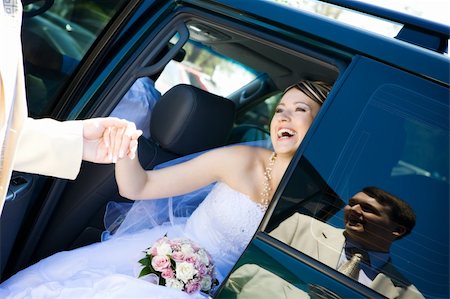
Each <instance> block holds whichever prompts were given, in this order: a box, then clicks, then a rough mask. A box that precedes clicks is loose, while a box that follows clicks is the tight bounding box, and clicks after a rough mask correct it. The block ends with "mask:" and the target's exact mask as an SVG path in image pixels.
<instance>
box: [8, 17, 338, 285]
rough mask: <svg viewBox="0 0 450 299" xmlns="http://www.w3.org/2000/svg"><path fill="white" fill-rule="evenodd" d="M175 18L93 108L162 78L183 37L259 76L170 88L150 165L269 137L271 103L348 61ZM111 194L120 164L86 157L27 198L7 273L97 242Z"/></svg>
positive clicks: (231, 27)
mask: <svg viewBox="0 0 450 299" xmlns="http://www.w3.org/2000/svg"><path fill="white" fill-rule="evenodd" d="M173 22H176V24H165V28H180V27H181V28H184V29H185V30H179V29H176V31H175V33H173V32H174V31H173V30H172V31H171V32H172V35H170V36H169V37H171V36H176V37H177V40H178V41H176V42H175V43H171V45H170V46H169V47H167V45H168V44H169V41H170V40H168V38H167V35H166V36H165V37H164V38H162V37H160V36H164V35H163V33H165V32H164V30H162V31H161V34H160V35H158V37H157V38H155V39H154V40H153V41H152V43H155V42H157V43H158V46H157V47H156V48H157V49H159V50H158V51H159V53H156V52H158V51H155V50H154V49H155V45H154V44H152V43H150V44H148V45H145V47H144V48H142V49H141V50H142V51H141V53H140V54H139V56H138V57H137V58H136V59H135V60H134V62H133V63H134V64H133V63H131V66H130V67H129V68H128V69H127V70H125V71H124V73H123V74H122V79H121V80H120V83H117V84H114V85H111V87H110V89H109V91H110V92H109V93H107V95H105V97H104V98H103V100H102V101H101V102H98V103H96V104H95V105H92V106H90V109H92V110H95V109H97V112H98V111H104V113H106V112H107V111H111V110H112V109H113V108H114V106H115V104H117V102H118V101H119V100H120V98H121V96H122V95H123V94H124V93H125V92H126V91H127V90H128V88H129V87H130V85H131V84H132V83H133V82H134V80H135V79H137V78H139V77H143V76H148V77H150V78H152V79H153V80H157V77H158V76H159V74H160V73H163V72H164V70H163V69H164V66H165V65H167V64H168V63H169V61H171V60H175V61H180V60H181V59H182V58H184V57H185V56H186V55H185V54H186V53H183V51H186V48H185V47H183V46H184V45H185V44H193V45H197V46H199V47H200V46H201V47H202V48H205V49H208V51H210V52H212V53H214V54H215V55H217V56H220V57H226V58H227V59H230V60H233V61H235V62H237V63H239V64H241V65H242V66H244V67H246V68H248V69H251V70H254V71H256V75H255V79H253V80H252V81H250V82H249V83H247V84H245V85H243V86H239V88H237V89H236V90H234V91H233V92H231V93H230V94H227V95H225V96H220V95H216V94H214V93H213V92H208V91H203V90H201V89H200V88H198V87H195V86H193V85H194V84H178V85H176V86H173V87H172V88H171V89H169V91H167V92H165V93H164V94H163V95H162V97H161V98H160V100H159V101H158V102H157V104H156V105H155V107H154V110H153V112H152V119H151V126H150V131H151V136H152V137H151V138H150V139H146V138H143V137H141V138H140V140H139V148H138V152H139V158H140V162H141V164H142V165H143V166H144V168H146V169H152V168H153V167H155V166H156V165H158V164H160V163H162V162H165V161H168V160H171V159H174V158H177V157H180V156H184V155H187V154H190V153H194V152H199V151H202V150H206V149H210V148H214V147H218V146H223V145H226V144H233V143H239V142H245V141H253V140H259V139H267V138H268V131H267V126H268V120H269V119H270V117H271V111H270V110H271V109H270V108H271V107H270V105H269V104H268V103H275V102H276V99H277V96H278V98H279V96H280V95H281V93H282V91H283V90H284V89H285V88H286V87H288V86H289V85H292V84H293V83H295V82H297V81H299V80H300V79H312V80H322V81H325V82H330V83H333V82H334V81H335V80H336V78H337V77H338V75H339V73H340V72H341V71H342V70H343V69H344V68H345V65H346V63H347V62H345V60H344V59H341V58H336V57H332V56H328V55H327V53H326V52H325V51H323V50H321V49H316V48H314V47H313V46H311V45H308V44H307V43H305V44H304V46H300V45H299V44H298V43H296V44H294V43H292V44H290V43H287V42H286V41H279V40H277V38H276V36H269V35H266V34H262V33H260V32H252V31H251V30H250V29H248V28H247V29H245V30H241V29H239V26H238V25H236V24H229V23H227V22H224V21H219V20H214V23H213V22H211V21H206V20H205V19H204V18H200V17H198V18H195V17H193V16H186V17H185V18H182V19H181V20H176V21H173ZM161 51H162V53H161ZM161 54H162V55H161ZM152 57H153V58H152ZM156 57H157V58H156ZM161 57H162V58H161ZM177 57H178V58H177ZM224 83H225V82H224ZM273 97H275V100H274V99H273ZM212 132H213V133H212ZM53 191H55V190H53ZM111 201H116V202H123V201H125V202H126V201H128V200H127V199H124V198H122V197H121V196H120V195H119V194H118V189H117V185H116V183H115V179H114V166H113V165H95V164H91V163H87V162H83V164H82V167H81V171H80V174H79V175H78V177H77V179H76V180H75V181H70V182H64V184H62V185H61V187H60V188H58V189H57V190H56V191H55V192H54V193H52V194H51V196H48V197H47V199H46V200H45V202H42V201H39V200H37V201H36V202H33V203H31V202H30V203H28V207H27V211H28V214H27V216H26V217H25V218H23V219H28V220H27V221H25V222H24V223H23V224H22V225H21V228H20V230H19V232H18V235H17V238H16V241H15V243H14V246H13V247H12V248H13V249H11V251H10V252H11V255H10V257H9V259H8V264H7V265H6V268H7V269H6V270H5V272H4V273H3V274H4V275H3V277H2V279H5V278H7V277H8V276H10V275H12V274H14V273H15V272H17V271H18V270H20V269H22V268H24V267H26V266H28V265H30V264H31V263H34V262H36V261H38V260H40V259H42V258H45V257H47V256H49V255H51V254H53V253H55V252H59V251H62V250H69V249H73V248H77V247H80V246H83V245H86V244H91V243H93V242H98V241H99V240H100V236H101V233H102V231H104V229H105V228H104V224H103V215H104V213H105V208H106V205H107V204H108V202H111ZM324 213H325V212H324ZM11 221H13V222H14V220H11ZM17 225H18V224H17V223H14V224H12V226H17Z"/></svg>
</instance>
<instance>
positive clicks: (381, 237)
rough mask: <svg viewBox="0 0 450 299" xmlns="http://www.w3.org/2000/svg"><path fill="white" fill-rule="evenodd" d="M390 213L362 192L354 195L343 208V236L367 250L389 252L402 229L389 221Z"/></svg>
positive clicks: (388, 209) (385, 207) (386, 208)
mask: <svg viewBox="0 0 450 299" xmlns="http://www.w3.org/2000/svg"><path fill="white" fill-rule="evenodd" d="M390 211H391V208H390V207H389V206H384V205H382V204H380V203H379V202H378V201H376V199H375V198H372V197H370V196H368V195H367V194H365V193H363V192H359V193H357V194H355V195H354V196H353V197H352V198H351V199H350V200H349V202H348V204H347V205H346V206H345V208H344V223H345V233H344V234H345V236H346V237H349V238H350V239H351V240H353V241H354V242H356V243H358V244H359V245H361V246H362V247H363V248H365V249H367V250H375V251H384V252H387V251H389V248H390V246H391V243H392V242H393V241H394V240H395V239H396V238H397V237H398V236H399V235H401V234H402V231H403V229H404V228H403V227H402V226H400V225H398V224H396V223H395V222H394V221H392V220H391V219H390Z"/></svg>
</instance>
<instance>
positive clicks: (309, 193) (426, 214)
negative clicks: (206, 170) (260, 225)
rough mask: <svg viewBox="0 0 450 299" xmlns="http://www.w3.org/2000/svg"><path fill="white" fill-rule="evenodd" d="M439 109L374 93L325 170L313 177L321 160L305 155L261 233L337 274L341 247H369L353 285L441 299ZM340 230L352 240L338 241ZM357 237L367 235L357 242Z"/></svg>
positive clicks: (445, 124)
mask: <svg viewBox="0 0 450 299" xmlns="http://www.w3.org/2000/svg"><path fill="white" fill-rule="evenodd" d="M448 111H449V106H448V102H445V101H443V99H442V98H440V97H438V98H430V97H428V96H425V95H422V94H420V93H418V92H417V91H412V90H409V89H406V88H404V87H400V86H398V85H394V84H386V85H382V86H380V87H379V88H378V89H376V90H375V91H374V92H373V94H372V95H371V97H370V99H369V100H368V102H367V105H366V106H365V107H364V109H363V111H362V112H361V113H360V114H359V115H358V119H357V121H356V122H355V125H354V127H353V129H352V130H351V134H350V135H349V136H350V137H349V139H348V140H347V142H345V145H344V146H343V148H342V152H340V153H339V160H338V161H336V164H335V165H334V167H332V169H331V173H325V172H322V173H319V171H318V170H319V169H321V166H320V167H317V166H316V165H320V161H321V160H323V156H318V155H317V154H316V152H315V151H312V150H310V149H309V148H308V149H306V151H305V154H304V156H303V157H302V158H301V160H300V162H299V164H298V166H297V169H296V170H295V172H294V174H293V175H292V178H291V179H290V181H289V183H288V185H287V187H286V188H285V190H284V192H283V194H282V196H281V198H280V200H279V202H278V203H277V206H276V208H275V211H274V213H273V215H272V217H271V219H270V221H269V224H268V226H267V228H266V231H267V232H269V233H270V234H272V235H273V236H275V237H276V238H278V239H280V240H282V241H284V242H285V243H287V244H289V245H291V246H292V247H294V248H296V249H298V250H300V251H302V252H303V253H306V254H308V255H310V256H312V257H314V258H316V259H318V260H319V261H321V262H323V263H325V264H326V265H328V266H330V267H331V268H333V269H336V270H337V269H338V268H339V266H340V265H341V264H343V262H344V261H345V260H350V259H351V257H352V255H350V254H349V253H347V252H346V250H345V248H346V247H345V245H346V244H350V245H349V247H354V246H353V245H355V244H354V243H356V244H357V245H361V244H363V246H356V247H363V248H364V249H367V248H369V247H371V246H372V245H378V247H379V248H376V247H373V246H372V247H371V249H372V250H369V253H368V255H369V257H370V258H369V259H368V260H369V261H372V262H371V264H369V265H371V266H370V267H368V268H367V271H363V272H359V273H358V274H357V275H356V278H355V279H358V281H359V282H360V283H362V284H365V285H367V286H369V287H371V288H373V289H375V290H377V291H378V292H381V293H383V294H385V295H386V296H388V297H395V296H394V295H393V293H389V292H388V291H387V290H388V289H389V287H387V285H390V286H395V287H396V288H400V289H392V290H393V291H395V290H397V291H399V290H400V294H402V296H405V297H404V298H422V296H425V297H436V298H446V297H448V273H449V255H448V253H449V246H448V244H449V239H448V238H449V234H448V225H444V226H443V225H442V221H443V219H448V211H449V202H448V199H449V179H448V176H449V169H448V165H449V155H448V153H449V113H448ZM339 117H340V118H342V115H340V116H339ZM331 119H332V117H330V120H331ZM333 122H334V123H335V120H334V121H333ZM322 142H324V141H323V140H322ZM334 150H335V149H334ZM323 154H324V152H323V151H322V152H321V155H323ZM369 186H374V187H376V188H372V187H371V188H369V189H365V188H366V187H369ZM385 191H386V192H387V193H386V192H385ZM327 196H328V198H327ZM317 197H320V198H322V199H324V200H321V199H316V198H317ZM390 198H397V199H390ZM403 201H404V202H405V204H403V203H402V202H403ZM388 202H397V204H395V205H393V206H392V205H388V204H387V203H388ZM343 206H344V207H343ZM410 208H411V209H410ZM351 210H353V211H351ZM411 215H416V216H415V218H416V219H417V221H416V225H415V226H414V225H412V224H413V223H414V220H411V219H413V218H414V217H413V216H411ZM386 216H389V217H386ZM400 218H401V219H403V220H399V219H400ZM383 219H384V220H383ZM405 219H406V220H405ZM408 219H409V220H408ZM444 222H446V220H445V221H444ZM411 226H412V230H411V231H410V232H409V231H408V230H409V228H408V227H411ZM344 229H345V231H346V234H345V235H344V236H352V237H351V238H343V235H342V232H343V230H344ZM405 229H406V231H405ZM363 232H365V233H370V234H371V237H370V238H368V239H361V238H359V237H358V233H363ZM392 232H394V233H392ZM405 232H406V234H405ZM386 233H387V234H386ZM308 234H309V235H308ZM383 234H385V235H383ZM380 236H383V237H380ZM389 238H392V242H391V243H390V244H389V243H387V244H386V241H388V240H389ZM369 241H370V242H369ZM336 242H337V243H339V245H336ZM371 244H372V245H371ZM383 244H384V245H386V246H382V245H383ZM387 245H389V246H387ZM365 255H366V252H364V253H363V258H362V264H360V267H362V268H364V265H365ZM374 260H375V261H376V262H373V261H374ZM366 265H367V264H366ZM361 271H362V270H361ZM381 272H383V273H384V275H386V276H388V277H389V278H388V279H381V278H380V276H379V273H381ZM417 289H418V290H417Z"/></svg>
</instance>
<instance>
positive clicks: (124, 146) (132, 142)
mask: <svg viewBox="0 0 450 299" xmlns="http://www.w3.org/2000/svg"><path fill="white" fill-rule="evenodd" d="M141 135H142V131H141V130H137V129H136V125H135V124H134V123H133V122H129V121H127V120H124V119H118V118H115V117H106V118H93V119H87V120H83V160H85V161H90V162H94V163H115V162H116V161H117V160H118V159H121V158H123V157H125V155H127V156H128V157H129V158H131V159H134V157H135V155H136V150H137V144H138V141H137V139H138V138H139V136H141Z"/></svg>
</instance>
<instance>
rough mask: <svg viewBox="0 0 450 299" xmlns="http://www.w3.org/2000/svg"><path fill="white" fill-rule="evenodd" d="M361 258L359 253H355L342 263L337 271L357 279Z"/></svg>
mask: <svg viewBox="0 0 450 299" xmlns="http://www.w3.org/2000/svg"><path fill="white" fill-rule="evenodd" d="M362 259H363V255H362V254H361V253H358V252H357V253H355V254H353V256H352V257H351V259H350V260H348V261H347V262H345V263H343V264H342V265H341V266H340V267H339V268H338V271H339V272H341V273H343V274H345V275H347V276H348V277H351V278H353V279H358V276H359V270H360V263H361V261H362Z"/></svg>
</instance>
